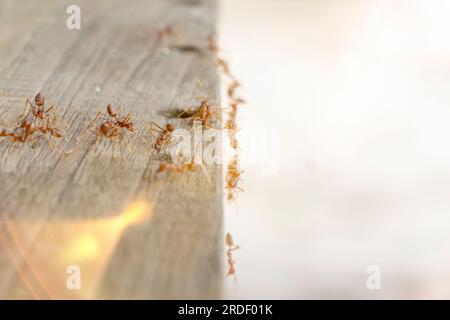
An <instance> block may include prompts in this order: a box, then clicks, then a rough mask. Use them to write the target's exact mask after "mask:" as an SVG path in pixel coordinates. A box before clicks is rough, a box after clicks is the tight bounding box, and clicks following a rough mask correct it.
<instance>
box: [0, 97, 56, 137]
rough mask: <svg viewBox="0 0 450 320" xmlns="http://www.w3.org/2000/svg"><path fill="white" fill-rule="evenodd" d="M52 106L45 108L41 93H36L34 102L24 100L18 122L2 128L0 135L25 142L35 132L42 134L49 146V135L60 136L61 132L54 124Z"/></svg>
mask: <svg viewBox="0 0 450 320" xmlns="http://www.w3.org/2000/svg"><path fill="white" fill-rule="evenodd" d="M52 109H53V106H50V107H49V108H48V109H47V110H46V109H45V99H44V97H43V96H42V95H41V93H38V94H36V96H35V98H34V104H33V103H32V102H31V100H30V99H27V100H26V102H25V109H24V111H23V112H22V113H21V114H20V116H19V122H18V124H17V126H16V127H15V128H13V129H12V130H6V129H3V130H2V131H0V137H10V138H11V139H12V141H13V142H19V143H25V142H26V141H27V140H29V138H31V137H34V136H35V133H40V134H42V135H43V136H44V137H45V138H46V139H47V141H48V142H49V144H50V145H51V146H53V145H52V143H51V141H50V140H49V137H53V138H61V137H62V134H61V132H60V131H59V129H58V128H57V127H56V126H55V122H56V115H55V114H54V113H52V112H50V111H51V110H52Z"/></svg>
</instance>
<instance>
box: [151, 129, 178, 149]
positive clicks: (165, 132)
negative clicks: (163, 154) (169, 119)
mask: <svg viewBox="0 0 450 320" xmlns="http://www.w3.org/2000/svg"><path fill="white" fill-rule="evenodd" d="M151 125H153V126H156V127H157V128H152V127H151V128H150V130H151V131H156V132H157V133H158V138H156V142H155V150H156V151H157V152H160V151H161V150H162V149H163V148H164V147H165V146H166V145H167V144H168V143H169V142H170V140H171V139H172V133H173V132H174V131H175V128H174V126H173V125H172V124H170V123H168V124H166V126H165V127H164V128H161V127H160V126H158V125H157V124H156V123H154V122H152V123H151Z"/></svg>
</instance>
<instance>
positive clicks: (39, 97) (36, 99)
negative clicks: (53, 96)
mask: <svg viewBox="0 0 450 320" xmlns="http://www.w3.org/2000/svg"><path fill="white" fill-rule="evenodd" d="M44 102H45V99H44V97H43V96H42V95H41V93H40V92H39V93H38V94H37V95H36V97H34V103H35V104H36V105H37V106H38V107H42V106H43V105H44Z"/></svg>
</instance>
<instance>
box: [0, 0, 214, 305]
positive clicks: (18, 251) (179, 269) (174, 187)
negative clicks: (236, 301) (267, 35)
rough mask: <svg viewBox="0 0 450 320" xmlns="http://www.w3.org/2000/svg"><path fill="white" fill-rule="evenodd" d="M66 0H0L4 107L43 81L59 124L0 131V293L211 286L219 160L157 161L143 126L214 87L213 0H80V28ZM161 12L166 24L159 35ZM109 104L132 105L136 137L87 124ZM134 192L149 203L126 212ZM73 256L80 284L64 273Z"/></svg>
mask: <svg viewBox="0 0 450 320" xmlns="http://www.w3.org/2000/svg"><path fill="white" fill-rule="evenodd" d="M71 4H72V3H71V1H60V0H58V1H56V0H53V1H52V0H44V1H20V2H18V1H2V2H0V17H1V19H0V119H1V120H2V122H3V124H4V125H5V126H7V125H8V124H11V123H14V121H16V119H17V116H18V114H19V113H20V112H21V111H22V109H23V106H24V102H25V99H26V98H28V97H34V95H35V93H36V92H43V94H44V95H45V96H46V97H47V98H48V99H49V100H51V102H52V103H53V104H54V105H55V109H56V110H57V111H58V114H59V116H60V118H61V120H62V123H63V126H64V131H65V139H64V141H62V142H61V145H59V147H58V148H51V147H50V146H49V145H48V144H47V143H40V144H39V145H38V146H37V147H35V148H32V147H30V146H29V145H21V144H18V143H11V142H9V141H7V140H6V139H2V140H1V141H0V213H1V214H2V219H1V221H0V235H1V236H2V237H1V240H2V243H3V245H0V279H1V281H0V298H137V299H141V298H145V299H147V298H149V299H150V298H151V299H153V298H218V297H220V294H221V286H222V279H223V261H222V260H223V259H222V251H223V248H222V239H223V232H222V210H223V205H222V198H223V191H222V178H221V172H222V168H221V166H219V165H216V166H214V167H208V168H207V172H206V173H205V172H203V171H198V172H194V173H189V174H183V175H178V176H176V175H170V174H165V173H164V174H156V173H155V168H156V167H157V165H158V160H161V158H162V157H161V155H159V154H156V153H155V152H154V150H153V149H152V143H154V137H152V136H151V135H150V133H149V132H148V130H147V129H148V127H149V124H150V122H151V121H154V122H156V123H159V124H163V123H165V122H166V121H167V118H166V117H165V111H167V110H170V109H172V108H176V107H183V106H187V105H190V104H193V103H194V101H193V100H189V98H191V97H196V96H200V95H207V96H208V97H209V98H210V100H211V101H218V100H219V80H218V75H217V70H216V67H215V63H214V61H215V60H214V56H213V55H212V54H211V53H209V52H207V50H206V49H207V38H208V35H209V34H213V33H214V32H215V22H216V1H213V0H211V1H208V0H192V1H182V0H170V1H167V0H164V1H163V0H160V1H156V0H155V1H149V0H134V1H130V2H126V1H119V0H108V1H88V0H85V1H77V4H78V5H79V6H80V8H81V21H82V25H81V29H80V30H68V29H67V28H66V25H65V20H66V18H67V17H68V14H66V8H67V6H69V5H71ZM166 25H171V26H173V28H174V35H173V36H170V37H164V38H162V39H161V38H160V37H158V35H157V30H158V28H161V27H164V26H166ZM186 47H193V48H198V50H183V48H186ZM196 80H200V81H201V83H202V84H203V87H204V88H203V89H201V88H199V86H198V85H197V82H196ZM108 103H112V104H113V105H122V106H123V108H124V110H125V111H126V112H131V113H132V114H133V115H134V119H135V127H136V128H137V130H138V131H139V134H140V135H141V136H142V139H139V138H138V137H137V136H135V135H130V136H128V140H129V142H128V144H126V143H125V142H124V141H109V140H108V139H102V140H100V141H99V142H97V143H96V142H95V134H87V135H84V136H83V134H82V132H83V131H84V129H85V127H86V125H87V124H88V123H89V121H90V120H92V119H93V118H94V117H95V115H96V114H97V112H99V111H103V110H104V108H105V106H106V105H107V104H108ZM172 123H174V124H175V126H176V127H181V128H188V127H189V125H188V124H187V123H186V121H185V120H172ZM80 136H81V137H83V138H82V139H81V140H79V143H78V144H76V145H75V142H76V141H77V139H78V137H80ZM67 150H73V151H72V152H70V153H66V152H65V151H67ZM136 201H141V202H139V203H144V204H145V206H146V209H145V213H146V214H148V216H146V218H145V219H140V221H139V223H134V224H133V223H132V222H131V221H127V219H125V218H124V217H127V215H126V213H127V208H129V207H130V206H133V204H134V205H136V203H137V202H136ZM128 213H129V212H128ZM69 265H76V266H80V270H81V289H80V290H70V289H69V288H67V286H66V280H67V278H68V276H69V275H68V274H67V273H66V271H67V270H66V268H67V267H68V266H69Z"/></svg>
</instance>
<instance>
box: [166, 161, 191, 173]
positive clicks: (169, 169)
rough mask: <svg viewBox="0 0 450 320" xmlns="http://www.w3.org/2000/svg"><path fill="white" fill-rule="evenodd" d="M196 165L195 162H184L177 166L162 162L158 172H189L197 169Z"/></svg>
mask: <svg viewBox="0 0 450 320" xmlns="http://www.w3.org/2000/svg"><path fill="white" fill-rule="evenodd" d="M195 170H196V167H195V164H193V163H188V164H184V165H181V166H177V165H175V164H171V163H161V164H160V165H159V169H158V171H157V172H164V171H167V172H180V173H184V172H188V171H195Z"/></svg>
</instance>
